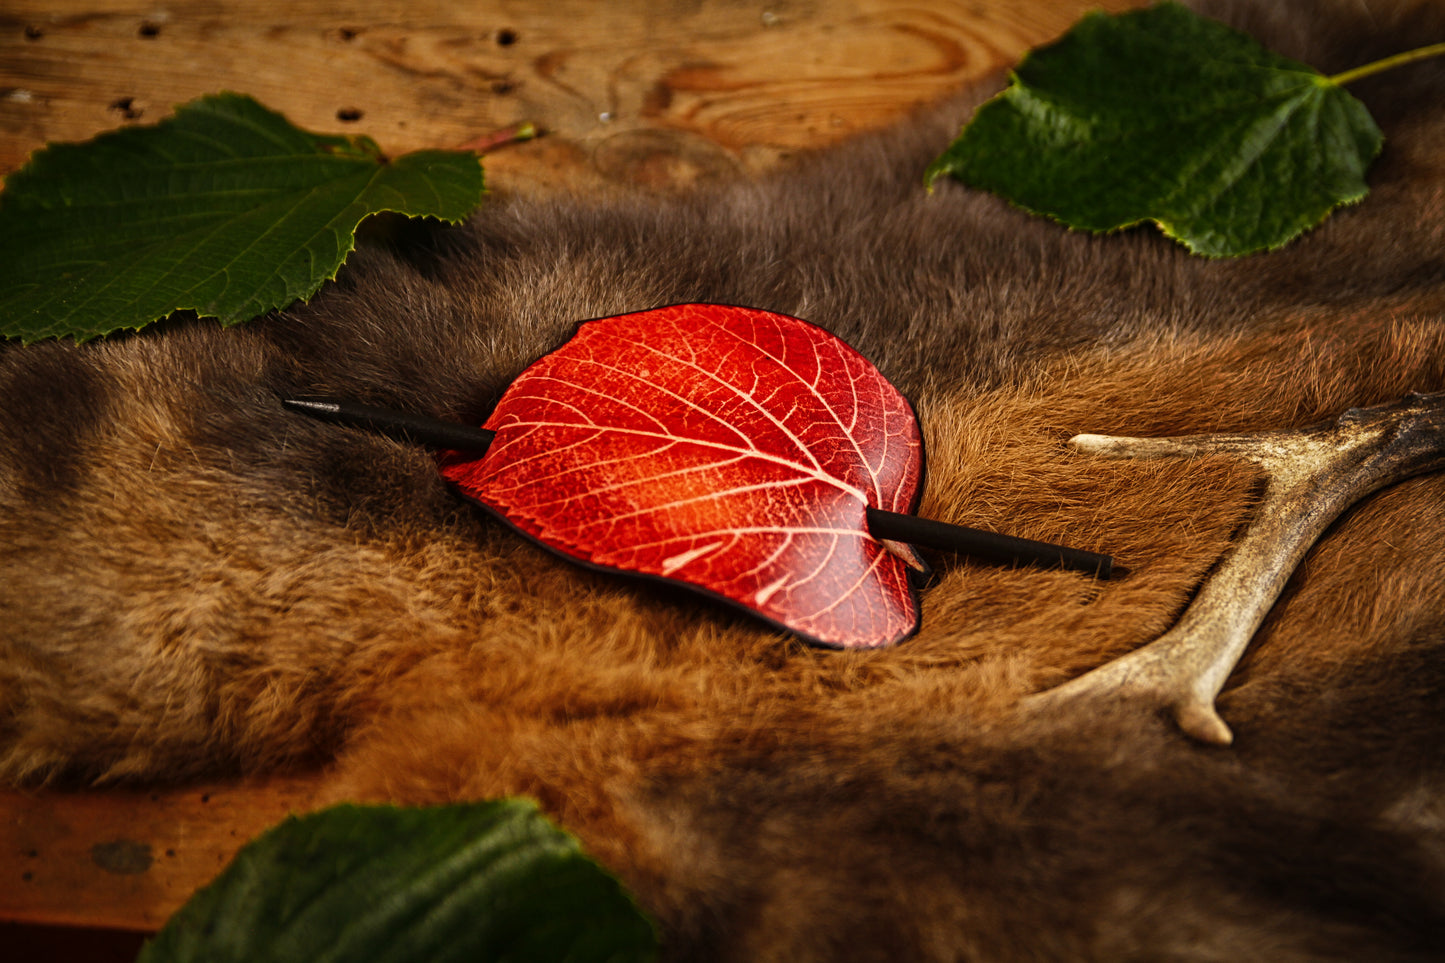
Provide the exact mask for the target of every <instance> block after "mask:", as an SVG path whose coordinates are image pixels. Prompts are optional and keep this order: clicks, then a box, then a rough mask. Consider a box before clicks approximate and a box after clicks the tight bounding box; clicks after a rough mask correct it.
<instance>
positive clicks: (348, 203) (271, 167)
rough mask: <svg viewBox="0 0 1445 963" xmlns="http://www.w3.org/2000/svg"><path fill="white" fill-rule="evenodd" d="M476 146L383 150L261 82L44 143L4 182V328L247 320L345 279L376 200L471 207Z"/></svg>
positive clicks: (91, 329) (74, 331)
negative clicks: (270, 96) (184, 318)
mask: <svg viewBox="0 0 1445 963" xmlns="http://www.w3.org/2000/svg"><path fill="white" fill-rule="evenodd" d="M482 192H483V185H482V168H481V164H480V162H479V160H478V158H477V156H476V155H475V154H473V153H471V152H458V151H421V152H418V153H414V154H406V155H403V156H401V157H398V158H396V159H395V160H393V161H390V162H385V161H383V160H382V158H381V156H380V151H379V150H378V149H377V147H376V145H375V144H374V143H372V142H371V141H370V140H368V139H366V138H347V137H334V136H327V135H321V134H313V133H310V132H307V131H303V130H300V129H298V128H296V127H293V126H292V125H291V124H290V123H288V122H287V121H286V119H285V118H284V117H282V116H281V115H280V114H277V113H275V112H273V111H270V110H267V109H266V108H265V107H262V106H261V105H260V104H258V103H256V101H254V100H252V99H251V98H249V97H244V96H240V95H237V94H218V95H214V96H209V97H203V98H201V99H199V100H195V101H192V102H191V103H189V104H186V105H184V106H182V107H180V108H178V109H177V110H176V113H175V115H174V116H173V117H171V118H169V119H168V120H165V121H162V122H161V123H160V124H157V125H156V126H154V127H130V128H125V129H123V130H119V131H113V132H111V133H108V134H102V135H101V136H99V137H97V138H95V139H94V140H92V141H89V142H87V143H84V144H57V145H52V146H50V147H47V148H46V149H45V150H42V151H40V152H38V153H36V154H35V155H34V156H33V157H32V158H31V159H30V162H29V163H28V164H27V165H26V166H25V167H24V168H22V169H21V170H19V171H17V172H16V173H15V174H13V175H11V176H10V177H9V178H8V179H7V181H6V184H5V190H4V193H0V333H3V334H4V335H5V336H6V337H12V338H14V337H18V338H21V339H23V340H25V341H35V340H38V339H40V338H48V337H66V336H69V337H74V338H76V339H77V340H86V339H89V338H93V337H98V336H100V335H104V334H109V333H111V332H114V331H120V330H126V329H135V328H139V327H142V326H144V325H146V324H149V323H150V322H152V321H155V320H157V319H160V318H163V317H165V316H167V315H169V314H171V313H172V312H174V311H178V310H190V311H194V312H196V313H197V314H199V315H201V316H202V317H215V318H219V319H220V320H221V321H222V322H224V323H226V324H235V323H237V322H240V321H245V320H248V319H250V318H253V317H256V316H257V315H260V314H264V313H265V312H267V311H270V310H272V309H274V308H279V307H284V306H286V305H288V304H290V303H292V302H294V301H296V300H300V299H305V298H308V297H310V296H311V295H312V294H314V293H315V292H316V290H317V289H318V288H320V286H321V285H322V283H323V282H325V281H327V280H329V279H331V278H334V277H335V276H336V272H337V270H338V269H339V268H340V267H341V264H342V262H343V261H344V260H345V259H346V256H347V255H348V254H349V253H350V252H351V250H352V248H353V247H354V246H355V238H354V233H355V231H356V227H357V225H358V224H360V223H361V221H362V220H363V219H364V218H366V217H367V216H368V215H371V214H375V213H379V212H381V211H395V212H399V213H401V214H407V215H412V216H426V217H436V218H440V219H442V220H445V221H452V222H455V221H459V220H461V219H462V218H464V217H466V215H467V214H468V213H470V212H471V211H472V210H473V209H474V208H475V207H476V206H477V204H478V203H479V201H480V200H481V196H482Z"/></svg>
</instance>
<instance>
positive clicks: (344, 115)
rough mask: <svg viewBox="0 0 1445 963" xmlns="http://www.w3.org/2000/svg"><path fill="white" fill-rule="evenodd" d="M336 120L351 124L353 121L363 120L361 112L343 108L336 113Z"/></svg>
mask: <svg viewBox="0 0 1445 963" xmlns="http://www.w3.org/2000/svg"><path fill="white" fill-rule="evenodd" d="M336 119H337V120H340V121H344V122H346V123H348V124H349V123H351V122H352V121H355V120H360V119H361V111H359V110H357V109H356V108H355V107H343V108H341V109H340V110H338V111H337V112H336Z"/></svg>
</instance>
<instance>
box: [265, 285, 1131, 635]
mask: <svg viewBox="0 0 1445 963" xmlns="http://www.w3.org/2000/svg"><path fill="white" fill-rule="evenodd" d="M285 404H286V405H287V406H288V407H290V408H293V409H295V410H298V411H303V412H306V413H308V414H312V415H316V416H319V417H323V418H327V419H329V420H333V421H340V422H344V423H347V424H352V425H358V426H361V427H366V428H370V429H373V430H380V431H383V432H386V433H387V434H391V435H394V436H397V437H403V438H406V439H408V440H413V441H420V442H424V443H428V444H432V445H434V446H437V447H439V448H442V449H443V451H442V453H441V455H440V469H441V473H442V475H443V476H444V477H446V478H447V480H448V481H450V482H451V483H452V484H453V485H455V486H456V488H457V490H458V491H459V492H461V493H462V494H463V495H465V496H466V497H468V498H471V499H473V500H475V501H477V502H478V503H480V504H481V505H483V506H485V507H486V508H487V509H489V510H490V511H492V512H493V513H495V514H496V515H497V516H499V517H500V518H502V519H503V520H505V521H506V522H507V523H508V524H510V525H511V526H513V527H514V528H516V529H517V530H518V531H519V532H521V533H522V534H524V535H526V536H528V537H529V538H532V539H534V540H536V541H537V542H539V543H540V544H542V545H543V546H545V547H547V548H549V549H551V550H552V551H554V552H557V553H559V554H561V555H563V556H565V557H567V558H569V559H572V560H574V561H577V562H581V563H583V564H586V565H590V566H596V567H600V568H605V569H613V570H617V571H621V572H626V573H631V574H637V575H644V576H653V577H657V578H663V579H667V580H670V581H673V582H678V583H681V584H683V585H686V586H688V587H690V588H693V589H696V590H698V591H701V592H705V593H707V594H709V595H712V596H715V597H717V598H721V599H724V600H726V601H729V602H732V603H735V604H737V605H740V606H743V607H744V608H746V609H748V610H750V611H752V612H753V613H755V614H757V615H759V616H761V617H762V618H764V619H766V620H768V621H769V622H772V623H773V624H775V625H778V626H780V627H782V628H784V629H787V630H789V631H791V632H794V633H796V634H798V635H799V636H801V637H803V638H804V639H806V640H808V641H810V642H814V643H817V644H820V645H824V646H829V647H834V648H871V647H876V646H883V645H892V644H894V643H896V642H899V641H902V640H903V639H905V638H907V637H908V636H909V635H911V634H913V632H915V631H916V630H917V628H918V623H919V603H918V598H917V594H916V592H915V588H914V584H913V582H914V579H913V577H912V575H911V573H914V572H917V571H923V570H926V567H925V566H924V565H923V563H922V561H921V559H919V557H918V555H917V553H916V551H915V550H914V549H913V547H912V544H923V545H930V546H933V547H938V548H949V549H955V550H963V551H968V552H970V553H973V554H980V553H981V554H984V555H986V556H989V557H994V558H1004V559H1007V560H1022V561H1036V562H1044V563H1046V564H1056V565H1065V566H1068V567H1073V568H1080V569H1084V570H1087V571H1091V572H1094V573H1096V574H1099V575H1101V576H1103V577H1107V576H1108V574H1109V570H1110V567H1111V560H1110V559H1109V558H1108V557H1107V556H1101V555H1095V554H1093V553H1088V552H1079V551H1077V550H1074V549H1067V548H1063V547H1061V546H1054V545H1046V544H1043V543H1038V542H1028V541H1025V540H1021V539H1010V538H1007V537H1006V536H998V535H993V534H991V533H987V532H975V531H973V530H971V529H962V528H959V527H958V526H951V525H943V524H941V523H937V522H928V521H927V520H924V519H918V518H915V517H913V516H912V515H911V514H909V513H910V512H911V511H912V509H913V507H914V505H915V503H916V502H917V499H918V495H919V493H920V490H921V486H922V480H923V442H922V438H921V436H920V434H919V430H918V423H917V419H916V418H915V417H914V414H913V409H912V408H911V407H910V406H909V404H908V401H907V400H906V399H905V398H904V397H903V395H902V394H900V393H899V392H898V390H897V389H896V388H894V387H893V385H892V384H890V383H889V382H888V381H887V379H885V378H884V377H883V375H882V374H881V373H880V372H879V371H878V370H877V369H876V368H875V367H873V365H872V364H871V363H870V362H869V361H868V360H867V359H865V358H864V357H863V356H862V355H860V354H859V353H858V352H856V351H854V350H853V349H852V348H851V347H849V346H848V345H847V344H845V343H844V342H843V341H841V340H840V339H839V338H837V337H836V336H834V335H832V334H830V333H829V332H827V331H825V330H823V329H822V328H819V327H817V326H815V325H813V324H810V323H808V322H806V321H802V320H799V319H797V318H792V317H788V316H786V315H781V314H775V313H772V312H768V311H760V310H755V309H752V308H741V307H731V306H726V305H716V304H680V305H673V306H671V307H665V308H658V309H655V310H650V311H640V312H637V313H634V314H624V315H618V316H616V317H609V318H600V319H597V320H593V321H587V322H584V323H582V324H581V325H579V327H578V330H577V333H576V334H575V335H573V337H572V338H571V340H569V341H568V342H567V343H565V344H564V345H562V346H561V347H560V348H558V349H557V350H555V351H553V352H551V353H550V354H548V355H545V356H544V357H542V358H541V359H539V360H538V361H536V362H535V363H533V364H532V365H531V366H530V367H528V368H527V369H526V370H525V371H523V372H522V373H521V374H520V375H519V376H518V377H517V379H516V380H515V381H513V382H512V384H511V386H510V387H508V389H507V391H506V392H505V393H504V394H503V396H502V398H501V400H500V401H499V402H498V403H497V406H496V408H495V409H494V410H493V411H492V413H491V416H490V417H489V418H488V419H487V421H486V423H485V425H484V426H483V427H482V428H481V429H472V428H468V427H466V426H459V425H453V424H450V423H446V422H436V421H433V420H431V419H426V418H421V417H418V416H414V415H406V414H402V413H397V412H390V411H386V410H384V409H375V408H369V407H366V406H363V405H357V404H352V403H349V402H341V401H332V400H319V399H291V400H287V401H286V402H285ZM961 538H962V539H963V540H964V541H963V542H961V541H960V539H961Z"/></svg>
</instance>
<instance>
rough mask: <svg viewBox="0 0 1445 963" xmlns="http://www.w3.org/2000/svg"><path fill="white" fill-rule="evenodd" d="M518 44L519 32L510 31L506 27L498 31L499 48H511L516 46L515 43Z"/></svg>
mask: <svg viewBox="0 0 1445 963" xmlns="http://www.w3.org/2000/svg"><path fill="white" fill-rule="evenodd" d="M516 42H517V31H515V30H508V29H507V28H505V27H504V28H502V29H501V30H498V31H497V46H498V47H510V46H511V45H512V44H514V43H516Z"/></svg>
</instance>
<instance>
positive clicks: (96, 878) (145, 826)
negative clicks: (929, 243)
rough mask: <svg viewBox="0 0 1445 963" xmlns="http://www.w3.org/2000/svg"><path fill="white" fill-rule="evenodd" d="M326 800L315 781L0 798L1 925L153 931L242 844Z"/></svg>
mask: <svg viewBox="0 0 1445 963" xmlns="http://www.w3.org/2000/svg"><path fill="white" fill-rule="evenodd" d="M323 795H324V781H323V780H321V779H319V778H317V777H315V776H302V777H291V778H279V779H270V780H263V781H250V782H236V783H222V784H217V785H206V786H193V787H187V788H185V789H171V790H165V791H149V792H147V791H130V790H124V791H122V790H109V791H103V792H76V793H67V792H56V791H41V792H14V791H11V792H6V793H3V794H0V919H3V920H19V921H25V922H35V923H52V924H67V925H84V926H105V927H114V928H117V929H131V930H155V929H159V928H160V926H161V925H162V924H163V923H164V922H165V921H166V919H167V918H168V917H169V916H170V914H171V913H172V912H174V911H175V909H176V908H177V907H179V906H180V905H181V904H182V903H184V902H185V901H186V899H187V898H188V897H189V896H190V894H191V893H193V892H194V891H195V890H196V889H198V888H199V887H201V886H204V885H205V884H206V883H208V882H210V881H211V879H213V878H214V877H215V875H216V873H218V872H219V871H220V870H221V869H222V868H223V867H224V866H225V865H226V863H227V862H229V861H230V859H231V857H232V856H234V855H235V853H236V850H238V849H240V848H241V846H242V845H243V844H245V843H246V841H247V840H249V839H251V838H253V837H255V836H256V835H258V834H259V833H261V832H262V831H264V830H265V829H266V828H267V827H269V826H272V825H274V824H276V823H278V822H280V821H281V820H283V819H285V818H286V816H287V815H289V814H292V813H303V812H308V811H310V810H312V809H314V808H317V807H318V806H319V805H321V804H322V803H321V800H322V798H323Z"/></svg>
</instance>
